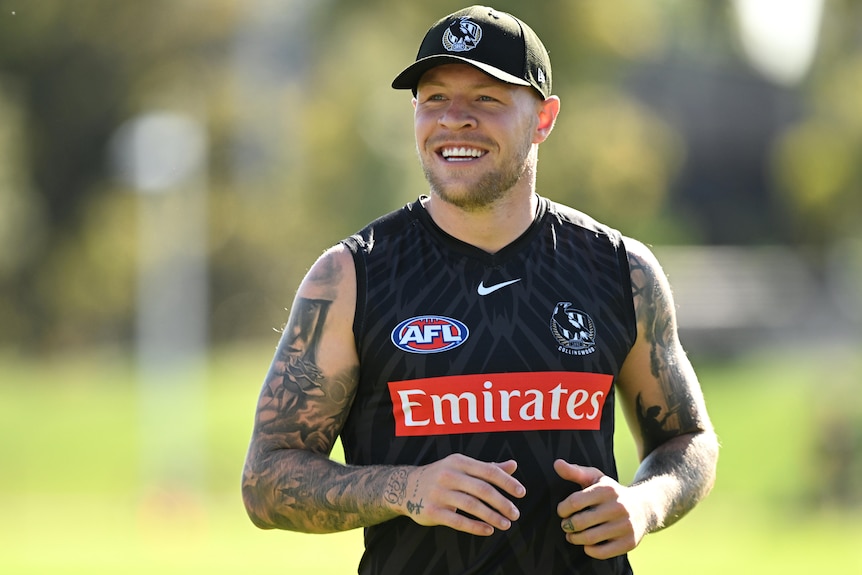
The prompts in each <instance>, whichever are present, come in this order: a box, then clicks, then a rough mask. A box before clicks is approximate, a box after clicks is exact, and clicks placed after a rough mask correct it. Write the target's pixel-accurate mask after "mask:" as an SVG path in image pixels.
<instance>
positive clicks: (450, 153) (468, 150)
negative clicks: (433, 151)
mask: <svg viewBox="0 0 862 575" xmlns="http://www.w3.org/2000/svg"><path fill="white" fill-rule="evenodd" d="M437 153H438V154H440V156H442V157H443V159H444V160H446V161H447V162H469V161H470V160H475V159H478V158H481V157H482V156H484V155H485V154H487V153H488V152H487V151H486V150H481V149H479V148H473V147H468V146H460V147H456V146H447V147H444V148H440V149H439V150H438V151H437Z"/></svg>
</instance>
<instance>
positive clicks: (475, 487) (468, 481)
mask: <svg viewBox="0 0 862 575" xmlns="http://www.w3.org/2000/svg"><path fill="white" fill-rule="evenodd" d="M450 479H451V481H452V482H451V483H450V484H449V485H447V487H449V489H450V490H451V491H450V493H451V496H450V500H449V505H451V506H452V507H454V508H457V509H461V510H463V511H466V512H467V513H470V514H471V515H474V516H476V517H478V518H480V519H482V520H485V521H487V522H489V523H491V524H492V525H494V526H496V527H498V528H500V529H508V528H509V526H510V523H509V522H511V521H515V520H517V519H518V517H520V515H521V513H520V511H519V510H518V508H517V506H515V504H514V503H513V502H512V501H511V500H510V499H509V498H508V497H506V496H505V495H503V494H502V493H501V492H500V491H499V489H498V488H497V487H495V484H494V483H492V482H490V481H489V480H486V479H483V478H477V477H473V476H470V475H466V476H461V477H453V478H450ZM519 485H520V484H519Z"/></svg>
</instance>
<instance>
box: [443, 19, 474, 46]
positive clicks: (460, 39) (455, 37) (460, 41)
mask: <svg viewBox="0 0 862 575" xmlns="http://www.w3.org/2000/svg"><path fill="white" fill-rule="evenodd" d="M481 39H482V28H481V27H480V26H479V25H478V24H476V23H475V22H472V21H470V20H468V19H467V18H459V19H458V20H455V21H454V22H452V23H451V24H449V27H448V28H446V31H445V32H443V47H444V48H446V50H448V51H449V52H469V51H470V50H472V49H473V48H475V47H476V46H478V45H479V40H481Z"/></svg>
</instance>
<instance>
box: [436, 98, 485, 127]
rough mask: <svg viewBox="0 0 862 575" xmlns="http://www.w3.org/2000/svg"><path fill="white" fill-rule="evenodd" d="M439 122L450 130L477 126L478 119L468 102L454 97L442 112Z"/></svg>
mask: <svg viewBox="0 0 862 575" xmlns="http://www.w3.org/2000/svg"><path fill="white" fill-rule="evenodd" d="M437 123H438V124H440V125H441V126H443V127H444V128H448V129H450V130H461V129H466V128H475V127H476V124H477V121H476V117H475V116H474V115H473V114H472V113H471V111H470V108H469V106H468V105H467V103H466V102H464V101H463V100H460V99H453V100H451V101H450V102H449V105H448V106H446V108H445V109H444V110H443V112H442V113H441V114H440V118H438V119H437Z"/></svg>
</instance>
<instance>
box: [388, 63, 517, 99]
mask: <svg viewBox="0 0 862 575" xmlns="http://www.w3.org/2000/svg"><path fill="white" fill-rule="evenodd" d="M444 64H469V65H471V66H473V67H474V68H478V69H479V70H482V71H483V72H485V73H486V74H488V75H490V76H493V77H494V78H497V79H498V80H501V81H503V82H506V83H507V84H516V85H518V86H531V85H532V84H530V83H529V82H528V81H526V80H524V79H523V78H518V77H517V76H513V75H511V74H509V73H507V72H504V71H502V70H500V69H499V68H495V67H493V66H489V65H488V64H484V63H482V62H476V61H475V60H470V59H469V58H462V57H460V56H449V55H446V54H435V55H433V56H427V57H425V58H422V59H421V60H416V61H415V62H413V64H411V65H410V66H408V67H407V68H405V69H404V71H403V72H401V73H400V74H398V76H396V77H395V79H394V80H393V81H392V87H393V88H395V89H396V90H413V91H414V92H415V91H416V86H418V84H419V80H420V78H422V75H423V74H424V73H425V72H427V71H428V70H430V69H431V68H436V67H437V66H442V65H444Z"/></svg>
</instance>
